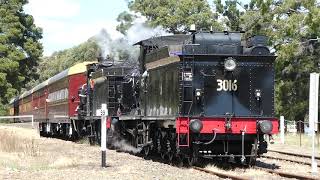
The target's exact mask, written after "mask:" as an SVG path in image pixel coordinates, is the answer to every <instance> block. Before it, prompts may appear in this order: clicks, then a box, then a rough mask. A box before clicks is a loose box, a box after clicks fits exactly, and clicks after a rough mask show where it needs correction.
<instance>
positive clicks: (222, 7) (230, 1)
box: [214, 0, 247, 31]
mask: <svg viewBox="0 0 320 180" xmlns="http://www.w3.org/2000/svg"><path fill="white" fill-rule="evenodd" d="M214 4H215V7H216V11H217V12H218V13H220V14H221V15H222V16H223V17H225V19H224V23H225V25H226V27H227V28H228V29H229V30H231V31H239V30H241V28H240V17H241V16H242V15H243V14H244V12H243V10H242V11H240V9H239V8H238V6H241V7H242V8H243V9H244V10H245V9H246V8H245V7H244V6H243V5H242V3H241V2H240V1H239V0H226V1H224V4H223V3H222V1H221V0H214ZM246 6H247V5H246Z"/></svg>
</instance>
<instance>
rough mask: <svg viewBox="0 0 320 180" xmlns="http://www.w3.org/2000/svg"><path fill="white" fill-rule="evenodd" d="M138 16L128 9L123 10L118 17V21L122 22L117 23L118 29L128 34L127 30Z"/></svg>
mask: <svg viewBox="0 0 320 180" xmlns="http://www.w3.org/2000/svg"><path fill="white" fill-rule="evenodd" d="M136 18H137V16H136V15H134V14H132V13H129V12H128V11H123V12H122V13H120V14H119V15H118V17H117V21H118V22H119V23H120V24H118V25H117V27H116V29H117V31H119V32H121V33H122V34H124V35H125V34H126V31H127V30H128V29H129V28H130V27H131V26H132V25H133V21H134V20H135V19H136Z"/></svg>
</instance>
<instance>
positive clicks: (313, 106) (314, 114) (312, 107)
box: [309, 73, 319, 173]
mask: <svg viewBox="0 0 320 180" xmlns="http://www.w3.org/2000/svg"><path fill="white" fill-rule="evenodd" d="M317 81H319V74H317V73H311V74H310V89H309V129H310V132H311V135H312V157H311V172H312V173H317V171H318V166H317V162H316V161H315V127H314V126H315V122H316V119H317V118H318V88H319V83H318V82H317Z"/></svg>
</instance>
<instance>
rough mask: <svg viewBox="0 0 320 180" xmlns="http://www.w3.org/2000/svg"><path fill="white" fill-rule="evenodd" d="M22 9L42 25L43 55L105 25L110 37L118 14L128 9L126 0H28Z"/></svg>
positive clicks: (91, 34)
mask: <svg viewBox="0 0 320 180" xmlns="http://www.w3.org/2000/svg"><path fill="white" fill-rule="evenodd" d="M24 9H25V11H26V12H27V13H29V14H31V15H33V16H34V19H35V23H36V25H37V26H39V27H42V28H43V39H42V40H41V42H42V43H43V45H44V55H50V54H51V53H52V52H54V51H58V50H62V49H66V48H70V47H72V46H75V45H77V44H79V43H81V42H84V41H86V40H87V39H88V38H90V37H92V36H93V35H95V34H97V33H98V32H99V31H100V30H101V29H102V28H105V29H106V30H107V31H108V33H110V34H111V35H112V37H113V38H118V37H120V36H121V34H120V33H119V32H117V31H116V29H115V26H116V24H117V22H116V18H117V16H118V14H119V13H120V12H122V11H124V10H127V3H126V1H125V0H115V1H111V0H92V1H89V0H29V4H27V5H26V6H25V7H24Z"/></svg>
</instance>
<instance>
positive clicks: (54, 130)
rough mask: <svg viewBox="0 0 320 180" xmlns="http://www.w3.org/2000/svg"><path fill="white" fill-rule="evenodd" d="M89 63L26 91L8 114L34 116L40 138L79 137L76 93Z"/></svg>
mask: <svg viewBox="0 0 320 180" xmlns="http://www.w3.org/2000/svg"><path fill="white" fill-rule="evenodd" d="M91 63H94V62H84V63H79V64H76V65H74V66H72V67H70V68H68V69H66V70H64V71H62V72H61V73H59V74H57V75H55V76H53V77H51V78H49V79H48V80H46V81H44V82H42V83H40V84H38V85H37V86H35V87H34V88H33V89H31V90H29V91H26V92H25V93H23V94H22V95H21V96H19V97H18V98H16V99H14V100H12V101H11V106H12V107H11V108H10V114H11V115H33V116H34V120H35V121H36V122H39V130H40V134H41V135H64V136H65V135H68V136H74V135H79V131H78V130H80V129H81V127H79V126H81V125H82V124H83V122H81V123H79V122H78V121H77V107H78V104H79V97H78V89H79V87H81V86H82V85H83V84H85V83H86V65H88V64H91ZM15 104H18V106H17V105H15ZM19 120H20V121H23V122H26V121H30V120H31V119H30V118H20V119H19Z"/></svg>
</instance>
